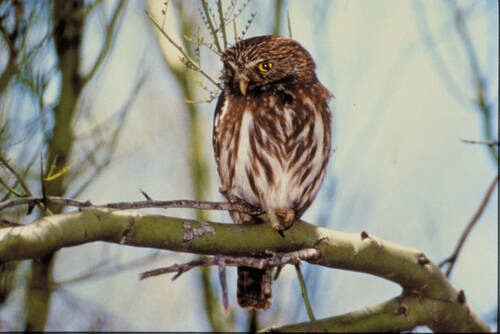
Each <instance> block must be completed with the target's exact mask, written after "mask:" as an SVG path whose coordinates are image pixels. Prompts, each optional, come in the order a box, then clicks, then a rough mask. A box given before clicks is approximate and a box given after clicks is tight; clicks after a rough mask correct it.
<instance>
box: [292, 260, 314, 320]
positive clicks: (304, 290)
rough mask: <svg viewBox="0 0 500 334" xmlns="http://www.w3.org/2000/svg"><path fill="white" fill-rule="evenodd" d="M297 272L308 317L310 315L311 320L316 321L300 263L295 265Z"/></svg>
mask: <svg viewBox="0 0 500 334" xmlns="http://www.w3.org/2000/svg"><path fill="white" fill-rule="evenodd" d="M295 272H296V273H297V277H298V278H299V285H300V291H301V293H302V299H304V303H305V305H306V310H307V315H309V319H310V320H311V321H313V320H316V318H315V317H314V313H313V310H312V307H311V302H310V301H309V296H308V295H307V287H306V283H305V282H304V277H303V276H302V271H301V270H300V266H299V264H298V263H296V264H295Z"/></svg>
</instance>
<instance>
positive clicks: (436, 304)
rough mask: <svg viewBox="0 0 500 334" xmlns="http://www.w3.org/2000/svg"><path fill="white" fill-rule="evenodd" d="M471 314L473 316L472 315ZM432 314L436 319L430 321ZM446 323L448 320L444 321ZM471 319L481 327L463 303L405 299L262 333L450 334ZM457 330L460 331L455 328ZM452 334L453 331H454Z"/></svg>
mask: <svg viewBox="0 0 500 334" xmlns="http://www.w3.org/2000/svg"><path fill="white" fill-rule="evenodd" d="M469 312H470V313H469ZM430 314H432V315H433V317H432V316H431V317H429V315H430ZM443 319H446V320H445V321H443ZM463 319H469V321H470V322H471V323H475V322H476V323H482V320H481V319H479V318H478V317H477V316H476V315H475V314H474V313H472V312H471V311H470V309H469V308H468V307H463V305H461V304H460V303H450V302H446V301H443V300H433V299H422V298H419V297H418V296H405V297H396V298H393V299H390V300H388V301H386V302H384V303H381V304H378V305H374V306H369V307H364V308H363V309H361V310H358V311H354V312H350V313H347V314H343V315H340V316H336V317H330V318H325V319H320V320H315V321H308V322H302V323H298V324H293V325H285V326H276V327H269V328H266V329H263V330H262V331H263V332H285V333H286V332H301V333H313V332H322V333H332V332H343V333H344V332H347V333H361V332H372V333H377V332H387V331H388V329H390V331H394V332H399V331H407V330H410V329H412V328H415V327H416V326H428V327H430V328H432V329H433V331H435V332H441V331H443V332H449V331H450V329H451V328H450V327H449V326H448V323H450V322H453V321H455V322H458V323H463ZM455 328H457V329H458V327H455ZM463 330H464V331H466V332H469V331H471V332H482V331H484V330H487V329H485V328H482V327H474V326H471V327H468V328H464V329H463ZM452 331H453V330H452Z"/></svg>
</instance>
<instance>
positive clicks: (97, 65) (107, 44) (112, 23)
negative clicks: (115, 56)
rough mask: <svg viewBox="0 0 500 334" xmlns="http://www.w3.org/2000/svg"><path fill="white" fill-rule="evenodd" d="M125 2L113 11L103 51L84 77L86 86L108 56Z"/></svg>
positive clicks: (120, 3)
mask: <svg viewBox="0 0 500 334" xmlns="http://www.w3.org/2000/svg"><path fill="white" fill-rule="evenodd" d="M125 3H126V1H125V0H120V2H119V3H118V5H117V6H116V9H115V11H114V12H113V16H112V17H111V21H110V22H109V24H108V25H107V27H106V37H105V40H104V46H103V47H102V50H101V52H100V53H99V55H98V56H97V59H96V61H95V63H94V66H92V69H91V70H90V71H89V73H88V74H87V75H86V76H85V77H84V78H83V86H85V84H87V83H88V82H89V81H90V80H91V79H92V78H93V77H94V75H95V73H96V72H97V70H99V68H100V67H101V65H102V63H103V62H104V59H106V56H107V55H108V53H109V50H110V49H111V44H112V42H113V39H114V37H115V30H116V27H117V22H118V18H119V17H120V15H121V13H122V11H123V9H124V8H125ZM83 86H82V87H83Z"/></svg>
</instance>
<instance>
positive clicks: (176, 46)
mask: <svg viewBox="0 0 500 334" xmlns="http://www.w3.org/2000/svg"><path fill="white" fill-rule="evenodd" d="M146 15H147V16H148V17H149V19H150V20H151V22H153V24H154V25H155V27H156V28H157V29H158V30H159V31H160V32H161V34H162V35H163V36H165V37H166V38H167V40H168V41H169V42H170V44H172V45H173V46H174V47H175V48H176V49H177V50H178V51H179V52H180V53H181V54H182V56H183V57H184V59H185V60H186V61H188V62H189V64H191V65H192V66H193V69H195V70H196V71H198V72H200V73H201V74H202V75H203V76H204V77H205V78H207V79H208V81H210V82H211V83H212V84H214V85H215V86H216V87H217V88H219V89H220V90H222V86H221V85H220V84H219V83H218V82H217V81H216V80H214V79H212V77H211V76H210V75H208V74H207V73H206V72H205V71H203V69H202V68H201V67H200V65H199V64H198V63H197V62H195V61H194V60H193V59H192V58H191V57H189V55H188V54H187V53H186V52H184V50H183V49H182V47H180V46H179V45H178V44H177V43H175V42H174V40H173V39H172V37H170V35H169V34H167V32H166V31H165V30H164V29H163V28H162V27H161V26H160V25H159V24H158V23H157V22H156V20H155V19H154V18H153V16H152V15H151V14H150V13H149V12H146Z"/></svg>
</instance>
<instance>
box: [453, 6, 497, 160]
mask: <svg viewBox="0 0 500 334" xmlns="http://www.w3.org/2000/svg"><path fill="white" fill-rule="evenodd" d="M448 4H449V5H450V7H451V9H452V10H454V15H455V27H456V29H457V32H458V35H459V36H460V38H461V40H462V44H463V47H464V49H465V53H466V54H467V57H468V58H469V64H470V69H471V71H472V76H473V78H474V84H475V88H476V100H475V103H476V106H477V107H478V108H479V110H480V111H481V114H482V118H483V131H484V134H485V137H486V140H487V141H492V140H493V134H492V127H493V124H492V122H491V115H492V108H491V105H490V104H488V103H486V94H487V92H486V91H487V87H486V83H485V79H484V76H483V74H482V73H481V68H480V65H479V60H478V55H477V52H476V48H475V46H474V43H473V42H472V39H471V37H470V35H469V33H468V32H467V27H466V23H465V19H464V13H463V11H462V10H461V9H460V7H459V6H458V4H457V3H456V1H450V2H448ZM488 151H489V153H490V155H491V157H492V158H493V159H494V160H495V161H496V162H497V163H498V153H497V150H496V149H495V147H494V146H493V145H491V146H490V145H488Z"/></svg>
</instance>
